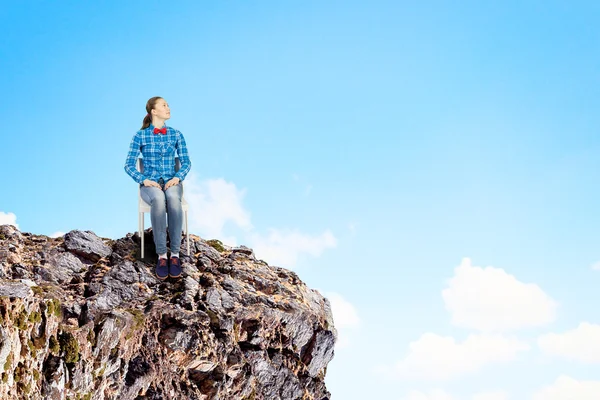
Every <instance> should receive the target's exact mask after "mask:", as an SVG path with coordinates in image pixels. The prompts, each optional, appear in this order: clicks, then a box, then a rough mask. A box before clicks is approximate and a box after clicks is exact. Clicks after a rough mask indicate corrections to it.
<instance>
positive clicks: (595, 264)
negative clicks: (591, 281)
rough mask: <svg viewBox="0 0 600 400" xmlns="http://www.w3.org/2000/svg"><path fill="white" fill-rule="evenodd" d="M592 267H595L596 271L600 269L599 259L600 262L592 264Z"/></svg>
mask: <svg viewBox="0 0 600 400" xmlns="http://www.w3.org/2000/svg"><path fill="white" fill-rule="evenodd" d="M592 269H593V270H594V271H600V261H598V262H596V263H594V264H592Z"/></svg>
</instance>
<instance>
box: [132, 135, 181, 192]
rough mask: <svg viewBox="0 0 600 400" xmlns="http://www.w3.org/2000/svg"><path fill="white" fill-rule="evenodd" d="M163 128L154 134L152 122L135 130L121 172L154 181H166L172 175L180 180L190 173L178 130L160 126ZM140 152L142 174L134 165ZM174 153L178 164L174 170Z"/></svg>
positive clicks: (139, 180) (142, 180)
mask: <svg viewBox="0 0 600 400" xmlns="http://www.w3.org/2000/svg"><path fill="white" fill-rule="evenodd" d="M164 126H165V127H166V128H167V134H166V135H163V134H160V133H158V134H154V125H152V124H150V126H149V127H147V128H146V129H141V130H139V131H137V132H136V133H135V135H134V136H133V139H132V140H131V144H130V145H129V153H128V154H127V159H126V160H125V172H127V174H128V175H129V176H131V177H132V178H133V180H134V181H136V182H137V183H142V182H144V180H145V179H149V180H151V181H154V182H158V180H159V179H160V178H162V179H163V180H164V182H165V183H166V182H168V181H169V180H171V179H172V178H179V180H180V181H183V180H184V179H185V176H186V175H187V174H188V172H190V168H191V167H192V163H191V161H190V157H189V154H188V150H187V147H186V145H185V139H184V138H183V135H182V134H181V132H179V131H178V130H176V129H173V128H171V127H169V126H166V125H164ZM140 153H142V156H143V159H142V162H143V164H144V173H143V174H141V173H140V172H139V171H138V170H137V168H136V162H137V158H138V157H139V155H140ZM175 154H177V156H179V161H180V162H181V167H180V168H179V171H177V172H175Z"/></svg>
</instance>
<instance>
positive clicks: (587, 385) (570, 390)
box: [532, 375, 600, 400]
mask: <svg viewBox="0 0 600 400" xmlns="http://www.w3.org/2000/svg"><path fill="white" fill-rule="evenodd" d="M598 399H600V381H578V380H575V379H573V378H571V377H569V376H565V375H561V376H559V377H558V379H557V380H556V381H555V382H554V383H553V384H552V385H550V386H547V387H545V388H543V389H540V390H538V391H537V392H535V393H534V394H533V397H532V400H598Z"/></svg>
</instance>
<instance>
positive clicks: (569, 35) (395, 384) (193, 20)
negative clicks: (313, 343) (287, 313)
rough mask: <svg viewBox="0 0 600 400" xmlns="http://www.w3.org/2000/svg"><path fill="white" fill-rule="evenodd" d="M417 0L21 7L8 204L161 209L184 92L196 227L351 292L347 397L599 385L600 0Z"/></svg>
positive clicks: (49, 214) (10, 21)
mask: <svg viewBox="0 0 600 400" xmlns="http://www.w3.org/2000/svg"><path fill="white" fill-rule="evenodd" d="M416 3H417V2H398V1H396V2H394V1H371V2H359V1H344V2H342V1H328V2H321V1H303V2H299V1H296V2H291V1H290V2H275V1H255V2H225V1H223V2H192V1H188V2H183V1H178V2H173V3H171V4H167V3H165V2H155V1H143V2H142V1H128V2H116V1H105V2H94V3H88V2H86V3H81V2H72V1H62V2H42V1H28V2H26V3H23V2H10V3H8V4H6V5H4V6H3V8H2V10H0V22H1V23H2V26H3V27H4V34H3V35H2V37H0V60H1V68H2V74H0V87H2V88H3V90H4V93H5V96H3V97H2V98H1V99H0V110H2V111H1V112H2V114H1V116H2V120H3V121H4V129H3V133H2V142H3V147H2V158H1V161H0V162H1V165H2V171H3V174H4V181H5V185H4V191H3V196H1V198H0V212H1V213H2V214H0V218H1V219H0V221H3V222H9V223H15V224H18V226H19V228H20V229H21V230H22V231H26V232H33V233H38V234H46V235H52V234H55V233H57V232H67V231H69V230H72V229H84V230H92V231H94V232H95V233H96V234H98V235H100V236H104V237H111V238H117V237H122V236H124V235H125V234H127V233H128V232H133V231H134V230H135V229H137V215H136V196H137V186H136V184H135V183H134V182H133V180H132V179H131V178H130V177H129V176H127V175H126V174H125V172H124V170H123V164H124V161H125V156H126V152H127V148H128V145H129V142H130V140H131V137H132V136H133V134H134V133H135V132H136V130H138V129H139V128H140V126H141V123H142V118H143V116H144V114H145V110H144V107H145V103H146V101H147V100H148V99H149V98H150V97H152V96H156V95H158V96H162V97H164V98H165V99H166V100H167V101H168V102H169V104H170V106H171V115H172V116H171V120H169V121H167V124H168V125H170V126H172V127H174V128H176V129H179V130H180V131H181V132H182V133H183V134H184V136H185V138H186V141H187V144H188V147H189V151H190V156H191V159H192V164H193V166H192V172H191V173H190V175H189V177H188V179H186V182H185V185H186V186H185V187H186V193H187V197H188V198H189V200H190V202H191V204H192V214H191V215H190V228H191V230H192V232H193V233H195V234H199V235H201V236H202V237H205V238H207V239H208V238H219V239H221V240H223V241H224V242H225V243H227V244H245V245H248V246H250V247H253V248H254V249H255V251H256V253H257V255H258V256H259V257H261V258H264V259H265V260H267V261H268V262H269V263H270V264H272V265H280V266H284V267H288V268H291V269H294V270H296V271H297V272H298V273H299V275H300V277H301V278H302V279H303V280H304V281H305V282H306V283H307V284H308V285H309V286H310V287H312V288H315V289H318V290H319V291H321V292H322V293H323V294H324V295H326V296H327V297H328V298H330V300H331V301H332V303H333V306H334V317H335V320H336V324H337V325H338V328H339V329H340V342H339V346H338V348H337V349H336V355H335V358H334V359H333V361H332V362H331V363H330V365H329V368H328V371H327V385H328V388H329V390H330V391H331V392H332V395H333V398H334V399H344V400H354V399H365V398H381V399H390V400H392V399H394V400H450V399H451V400H463V399H464V400H507V399H511V400H513V399H517V400H518V399H533V400H542V399H544V400H554V399H556V400H564V399H567V398H569V399H570V398H571V397H567V395H565V393H570V394H571V395H573V394H576V395H577V396H576V397H577V399H578V400H580V399H592V398H593V399H597V398H599V397H600V380H598V379H599V376H600V374H599V373H598V371H599V370H600V368H599V366H600V365H599V364H600V325H599V324H600V318H599V317H598V312H597V310H598V306H599V305H600V295H599V294H598V290H597V288H598V285H600V270H595V269H594V265H595V264H596V263H597V262H598V261H600V251H599V250H598V243H600V231H599V229H598V226H599V223H600V218H599V213H598V212H597V209H598V207H597V204H598V199H599V195H600V190H599V188H600V186H599V185H598V182H600V172H599V171H600V157H598V156H599V151H600V139H599V138H598V130H597V127H598V126H599V125H600V121H599V120H600V113H598V112H597V110H598V108H599V106H600V95H599V91H598V86H599V83H600V73H599V70H600V69H599V67H600V56H599V54H600V52H599V51H598V50H600V49H599V48H598V47H599V43H600V28H598V26H599V24H598V22H599V17H598V15H600V14H599V11H600V4H598V3H597V2H584V1H579V2H578V1H574V2H559V1H545V2H542V1H519V2H517V1H504V2H501V3H500V2H496V3H497V4H495V5H492V4H491V2H476V1H459V2H454V4H450V3H449V2H443V1H430V2H420V3H419V4H416ZM485 3H490V4H485ZM149 224H150V222H149V218H148V217H147V218H146V227H149ZM486 267H488V268H486ZM515 299H516V300H515ZM469 335H472V336H469ZM469 337H470V339H469ZM473 349H476V350H473ZM428 351H429V352H430V353H428ZM349 382H351V383H352V384H349ZM586 396H588V397H586Z"/></svg>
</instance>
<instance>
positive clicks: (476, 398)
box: [473, 392, 508, 400]
mask: <svg viewBox="0 0 600 400" xmlns="http://www.w3.org/2000/svg"><path fill="white" fill-rule="evenodd" d="M473 400H508V395H507V394H506V393H504V392H485V393H478V394H474V395H473Z"/></svg>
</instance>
